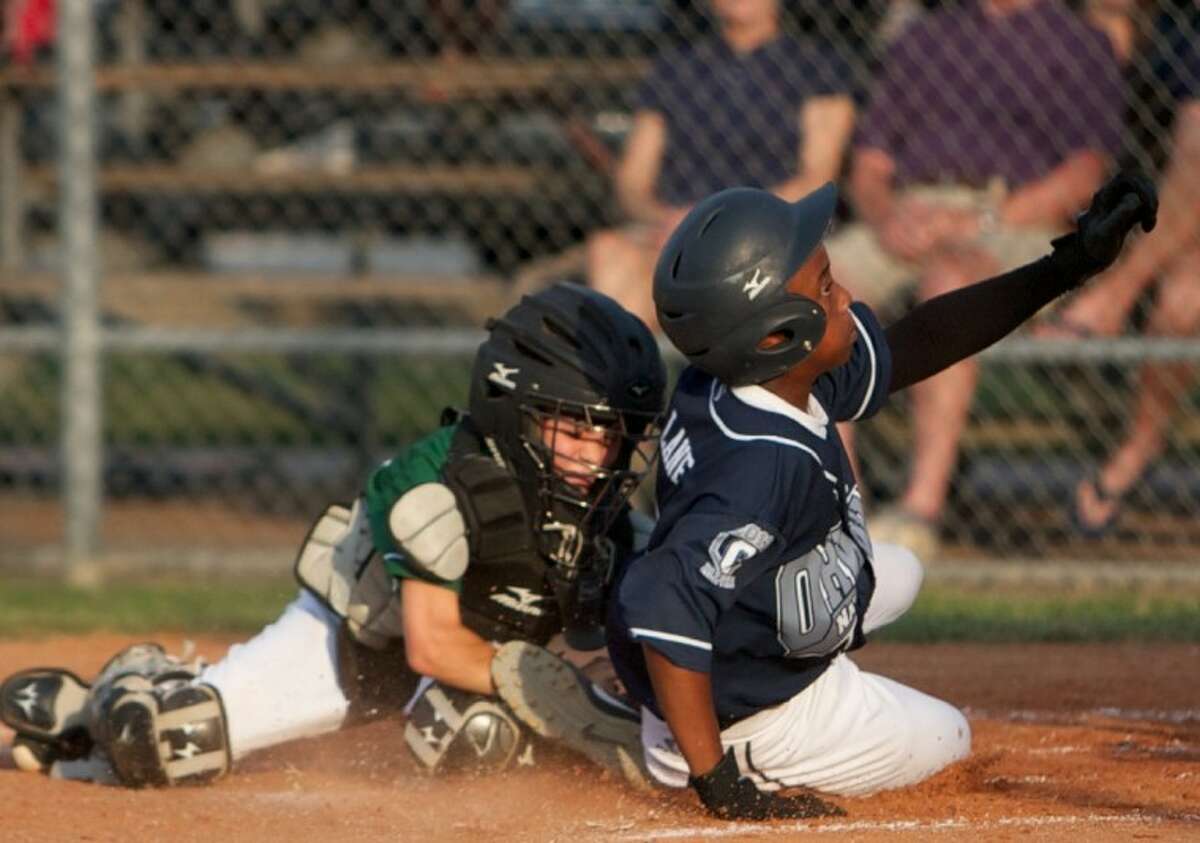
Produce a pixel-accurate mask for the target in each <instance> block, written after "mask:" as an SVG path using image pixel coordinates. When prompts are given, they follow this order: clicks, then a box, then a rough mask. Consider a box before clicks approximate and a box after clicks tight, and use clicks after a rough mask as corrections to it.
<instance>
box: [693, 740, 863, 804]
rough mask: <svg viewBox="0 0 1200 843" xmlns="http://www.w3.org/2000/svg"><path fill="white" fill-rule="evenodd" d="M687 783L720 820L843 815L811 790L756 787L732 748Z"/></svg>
mask: <svg viewBox="0 0 1200 843" xmlns="http://www.w3.org/2000/svg"><path fill="white" fill-rule="evenodd" d="M688 785H690V786H691V788H692V789H693V790H695V791H696V793H697V794H699V796H700V801H701V802H703V803H704V807H705V808H707V809H708V810H709V812H710V813H711V814H712V815H713V816H715V817H719V818H720V819H723V820H774V819H815V818H817V817H844V816H845V815H846V812H845V811H843V810H842V809H841V808H839V807H838V806H837V805H833V804H830V803H829V802H826V801H824V800H823V799H819V798H817V796H815V795H814V794H811V793H800V794H798V795H794V796H779V795H777V794H774V793H767V792H764V791H761V790H759V789H758V788H757V787H756V786H755V784H754V782H752V781H750V779H748V778H746V777H745V776H743V775H742V774H741V772H740V771H739V770H738V766H737V759H735V758H734V755H733V750H732V749H731V750H729V751H727V752H726V753H725V757H724V758H722V759H721V761H720V762H719V763H718V764H717V766H715V767H713V768H712V769H711V770H709V771H708V772H707V773H704V774H703V775H700V776H692V777H691V778H689V779H688Z"/></svg>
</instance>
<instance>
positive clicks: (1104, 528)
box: [1070, 469, 1133, 539]
mask: <svg viewBox="0 0 1200 843" xmlns="http://www.w3.org/2000/svg"><path fill="white" fill-rule="evenodd" d="M1083 482H1084V483H1086V484H1088V485H1089V486H1091V487H1092V491H1094V492H1095V493H1096V500H1098V501H1100V502H1101V503H1112V504H1115V506H1114V507H1113V511H1112V512H1111V513H1110V514H1109V516H1108V517H1107V518H1105V519H1104V520H1103V521H1101V522H1100V523H1099V524H1090V523H1088V522H1087V521H1084V520H1083V517H1082V516H1081V515H1080V514H1079V487H1078V486H1076V487H1075V494H1074V496H1073V499H1072V501H1071V510H1070V517H1071V526H1072V527H1074V528H1075V531H1076V532H1078V533H1079V534H1080V535H1082V536H1084V537H1085V538H1089V539H1099V538H1103V537H1104V536H1105V535H1107V534H1108V532H1109V531H1110V530H1111V529H1112V527H1113V524H1115V523H1116V521H1117V517H1118V516H1119V515H1120V514H1121V504H1122V503H1123V502H1124V500H1125V496H1126V495H1127V494H1129V489H1126V490H1125V491H1124V492H1120V493H1117V492H1111V491H1109V490H1108V489H1106V488H1104V484H1103V483H1101V482H1100V471H1099V470H1098V469H1096V470H1093V471H1090V472H1089V473H1088V474H1087V476H1086V477H1085V478H1084V479H1083ZM1132 488H1133V486H1130V489H1132Z"/></svg>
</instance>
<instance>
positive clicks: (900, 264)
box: [825, 185, 1061, 307]
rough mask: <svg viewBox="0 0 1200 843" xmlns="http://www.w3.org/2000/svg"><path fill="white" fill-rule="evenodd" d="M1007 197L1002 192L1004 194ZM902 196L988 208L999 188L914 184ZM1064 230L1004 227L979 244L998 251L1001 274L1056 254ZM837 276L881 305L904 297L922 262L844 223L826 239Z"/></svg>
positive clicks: (984, 236)
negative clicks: (1056, 242) (1053, 250)
mask: <svg viewBox="0 0 1200 843" xmlns="http://www.w3.org/2000/svg"><path fill="white" fill-rule="evenodd" d="M1000 195H1001V196H1002V194H1000ZM900 196H901V198H912V199H921V200H924V201H927V202H930V203H931V204H932V203H936V204H941V205H946V206H949V207H953V208H973V209H978V210H981V211H982V210H983V209H985V208H988V207H995V204H996V201H997V196H998V194H997V191H996V190H994V189H979V188H972V187H963V186H958V185H927V186H917V187H912V188H908V189H907V190H905V191H903V193H901V194H900ZM1060 233H1061V231H1057V230H1052V229H1049V228H1024V227H1022V228H1016V227H999V228H996V229H994V230H992V231H989V232H986V233H984V234H982V235H981V236H980V237H979V239H978V240H976V241H975V243H974V244H973V245H976V246H978V247H980V248H982V249H983V251H985V252H987V253H988V254H990V255H991V256H992V258H993V259H994V260H995V262H996V264H997V266H996V269H995V271H996V272H997V273H1000V272H1007V271H1008V270H1010V269H1014V268H1016V267H1018V266H1021V265H1023V264H1026V263H1030V262H1032V261H1035V260H1037V259H1038V258H1040V257H1042V256H1043V255H1047V254H1049V253H1050V241H1051V240H1052V239H1054V238H1055V237H1057V236H1058V235H1059V234H1060ZM825 248H826V249H827V250H828V251H829V260H830V263H831V264H832V266H833V274H834V277H835V278H837V280H838V281H839V282H840V283H841V284H842V285H843V286H845V287H846V289H847V290H849V291H850V293H851V294H852V295H853V296H854V297H855V298H858V299H862V300H864V301H866V302H867V303H868V304H870V305H872V306H873V307H880V306H882V305H884V304H886V303H888V302H890V301H891V300H892V299H894V298H896V297H898V296H899V295H900V294H901V293H902V292H903V291H904V290H905V289H907V288H908V287H909V286H911V285H913V284H915V283H916V282H917V281H918V280H919V279H920V277H921V273H922V270H923V268H922V266H921V264H918V263H910V262H909V261H906V260H902V259H901V258H898V257H896V256H895V255H893V254H891V253H890V252H888V251H886V250H885V249H884V248H883V246H881V245H880V243H879V240H878V238H877V237H876V236H875V231H874V229H872V228H871V227H870V226H868V225H867V224H865V223H849V224H847V225H844V226H841V227H839V228H838V229H837V230H835V231H834V233H833V234H832V235H831V236H830V237H829V238H828V239H827V240H826V241H825Z"/></svg>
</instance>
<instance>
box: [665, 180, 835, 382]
mask: <svg viewBox="0 0 1200 843" xmlns="http://www.w3.org/2000/svg"><path fill="white" fill-rule="evenodd" d="M836 205H837V188H836V187H834V185H833V184H832V183H829V184H826V185H825V186H824V187H821V188H818V189H817V190H815V191H813V192H812V193H810V194H809V195H808V196H805V197H804V198H803V199H801V200H800V201H798V202H787V201H786V200H783V199H780V198H779V197H777V196H775V195H774V194H772V193H770V192H768V191H765V190H757V189H753V188H746V187H739V188H733V189H731V190H723V191H721V192H720V193H714V194H713V195H712V196H709V197H708V198H706V199H704V200H703V201H701V202H700V203H698V204H697V205H696V206H695V207H694V208H692V210H691V211H690V212H689V213H688V215H687V216H686V217H684V219H683V222H681V223H680V224H679V227H678V228H676V229H675V232H674V233H673V234H672V235H671V238H670V239H669V240H668V241H667V244H666V246H664V247H663V250H662V254H661V255H660V256H659V259H658V265H657V266H656V267H655V270H654V305H655V308H656V310H657V312H658V321H659V324H660V325H662V329H663V331H665V332H666V334H667V336H668V337H670V339H671V342H672V343H674V344H675V347H676V348H678V349H679V350H680V351H681V352H683V354H684V355H685V356H686V357H687V358H688V360H690V361H691V362H692V363H693V364H694V365H695V366H697V367H698V368H700V369H703V370H704V371H706V372H708V373H709V374H711V375H713V376H714V377H716V378H717V379H719V380H721V381H722V382H724V383H727V384H729V385H730V386H741V385H744V384H751V383H762V382H763V381H767V380H770V379H771V378H773V377H776V376H777V375H780V374H782V373H783V372H785V371H787V370H788V369H789V368H791V367H792V366H794V365H795V364H796V363H799V362H800V361H801V360H803V359H804V358H805V357H806V356H807V355H808V354H809V352H811V351H812V350H813V349H814V348H816V346H817V343H818V342H820V340H821V337H822V335H823V334H824V333H825V311H824V309H823V308H822V307H821V306H820V305H819V304H817V302H815V301H813V300H812V299H810V298H808V297H806V296H798V295H795V294H793V293H789V292H788V290H787V283H788V280H789V279H790V278H791V277H792V275H794V274H795V272H796V270H797V269H799V268H800V266H801V265H802V264H803V263H804V262H805V261H806V260H808V258H809V256H810V255H812V253H813V251H814V250H815V249H816V248H817V246H818V245H820V243H821V239H822V238H823V237H824V236H825V232H826V230H827V229H828V227H829V222H830V220H831V219H832V218H833V212H834V208H835V206H836ZM771 334H779V335H781V336H783V337H784V338H785V341H784V342H781V343H778V344H776V345H773V346H771V347H769V348H762V347H760V346H761V343H762V341H763V340H764V339H765V338H766V337H768V336H770V335H771Z"/></svg>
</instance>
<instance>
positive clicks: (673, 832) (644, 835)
mask: <svg viewBox="0 0 1200 843" xmlns="http://www.w3.org/2000/svg"><path fill="white" fill-rule="evenodd" d="M1167 821H1168V820H1165V819H1163V818H1161V817H1146V816H1141V815H1138V814H1123V815H1114V814H1084V815H1068V816H1043V817H1000V818H998V819H991V820H972V819H968V818H966V817H955V818H953V819H947V820H889V821H871V820H860V821H855V822H838V823H825V824H822V825H808V824H806V823H788V824H787V825H776V824H772V825H763V824H759V823H733V824H730V825H723V826H720V827H717V828H713V827H704V826H695V827H690V828H660V829H645V830H641V831H631V832H628V833H626V834H624V835H622V836H620V837H614V838H611V839H614V840H674V839H679V838H686V837H707V838H720V837H736V836H739V835H751V834H752V835H757V836H763V837H765V836H767V835H781V834H787V835H794V834H843V833H848V832H870V831H919V832H945V831H963V830H971V831H987V830H995V829H1005V828H1045V827H1048V826H1073V825H1157V824H1160V823H1163V822H1167ZM1169 821H1170V822H1188V823H1194V822H1200V814H1186V815H1182V816H1179V817H1173V818H1171V819H1170V820H1169Z"/></svg>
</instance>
